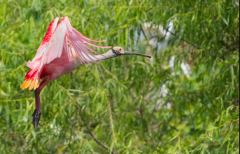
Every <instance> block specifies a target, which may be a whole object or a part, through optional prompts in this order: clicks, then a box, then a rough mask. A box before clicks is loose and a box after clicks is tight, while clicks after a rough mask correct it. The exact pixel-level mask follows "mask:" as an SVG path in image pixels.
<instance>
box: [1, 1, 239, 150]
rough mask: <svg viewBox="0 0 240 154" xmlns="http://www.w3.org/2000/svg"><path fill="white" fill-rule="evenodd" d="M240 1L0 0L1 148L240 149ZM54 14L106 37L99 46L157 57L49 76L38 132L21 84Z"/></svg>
mask: <svg viewBox="0 0 240 154" xmlns="http://www.w3.org/2000/svg"><path fill="white" fill-rule="evenodd" d="M238 7H239V2H238V1H237V0H205V1H203V0H196V1H192V0H129V1H125V0H106V1H105V0H104V1H103V0H89V1H77V0H59V1H57V0H52V1H48V0H45V1H44V0H33V1H30V0H0V72H1V78H0V151H1V153H94V154H95V153H99V154H100V153H126V154H130V153H131V154H133V153H154V154H156V153H224V154H226V153H238V152H239V149H238V146H239V131H238V129H239V8H238ZM57 16H59V17H64V16H68V17H69V20H70V22H71V24H72V26H73V27H74V28H75V29H77V30H78V31H79V32H81V33H82V34H83V35H85V36H88V37H90V38H92V39H96V40H103V39H105V40H106V42H104V43H99V44H100V45H113V46H121V47H123V48H125V49H128V50H130V51H134V52H138V53H143V54H148V55H151V56H152V59H148V58H143V57H135V56H122V57H117V58H115V59H109V60H105V61H103V62H100V63H99V64H94V65H91V66H90V65H85V66H81V67H79V68H78V69H76V70H75V71H74V72H72V73H71V74H68V75H64V76H62V77H61V78H59V79H57V80H55V81H53V82H51V83H50V84H48V85H47V86H46V87H45V88H44V89H43V90H42V92H41V107H42V115H41V120H40V123H39V130H38V131H36V130H35V129H34V128H33V125H32V113H33V111H34V109H35V100H34V92H33V91H28V90H22V89H20V86H21V84H22V83H23V81H24V77H25V74H26V73H27V71H28V70H29V68H27V67H26V66H25V65H26V62H27V61H28V60H31V59H33V57H34V55H35V53H36V51H37V49H38V47H39V45H40V43H41V41H42V40H43V38H44V36H45V32H46V30H47V28H48V25H49V24H50V22H51V21H52V20H53V19H54V18H55V17H57ZM94 49H96V50H97V51H99V52H100V53H104V52H107V50H103V49H98V48H94ZM81 115H82V117H83V118H81ZM84 121H85V123H86V124H87V125H88V127H89V129H90V130H91V132H92V133H93V135H94V136H95V138H97V139H98V140H99V141H100V142H101V143H102V144H104V145H106V146H107V147H108V148H109V149H110V151H109V150H107V149H106V148H103V147H102V146H101V145H100V144H99V143H97V142H95V140H94V139H93V137H92V136H91V135H90V134H89V131H88V129H87V127H86V125H85V123H84Z"/></svg>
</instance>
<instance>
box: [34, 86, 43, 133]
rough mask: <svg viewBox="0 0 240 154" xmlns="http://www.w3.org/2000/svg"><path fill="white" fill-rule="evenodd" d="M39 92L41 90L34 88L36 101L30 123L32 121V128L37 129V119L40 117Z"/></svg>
mask: <svg viewBox="0 0 240 154" xmlns="http://www.w3.org/2000/svg"><path fill="white" fill-rule="evenodd" d="M40 92H41V90H39V89H36V90H35V101H36V109H35V110H34V112H33V115H32V116H33V120H32V123H33V126H34V128H35V127H36V128H37V129H38V123H39V120H40V117H41V106H40V96H39V95H40Z"/></svg>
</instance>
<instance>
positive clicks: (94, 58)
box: [72, 49, 117, 65]
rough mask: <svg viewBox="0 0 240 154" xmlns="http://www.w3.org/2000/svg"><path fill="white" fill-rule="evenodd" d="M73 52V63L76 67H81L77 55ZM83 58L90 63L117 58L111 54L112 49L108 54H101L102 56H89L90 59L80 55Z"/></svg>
mask: <svg viewBox="0 0 240 154" xmlns="http://www.w3.org/2000/svg"><path fill="white" fill-rule="evenodd" d="M72 51H73V56H74V58H75V62H76V65H81V64H80V62H79V60H78V58H77V54H76V53H75V51H74V50H72ZM82 54H83V56H84V58H85V59H86V60H87V61H89V62H90V63H94V62H96V61H100V60H105V59H110V58H113V57H117V55H116V54H114V53H113V52H112V49H110V50H109V51H108V52H106V53H104V54H102V55H94V56H91V58H89V57H88V56H87V55H86V54H84V53H82Z"/></svg>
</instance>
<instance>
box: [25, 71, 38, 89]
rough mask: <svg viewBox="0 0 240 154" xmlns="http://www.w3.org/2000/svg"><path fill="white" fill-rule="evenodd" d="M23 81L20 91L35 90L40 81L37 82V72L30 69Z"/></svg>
mask: <svg viewBox="0 0 240 154" xmlns="http://www.w3.org/2000/svg"><path fill="white" fill-rule="evenodd" d="M24 80H25V81H24V82H23V84H22V85H21V88H22V89H26V88H28V87H29V90H32V89H34V90H35V89H37V88H38V87H39V84H40V81H39V80H38V73H37V70H33V69H30V70H29V71H28V72H27V74H26V76H25V79H24Z"/></svg>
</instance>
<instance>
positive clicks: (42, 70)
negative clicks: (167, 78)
mask: <svg viewBox="0 0 240 154" xmlns="http://www.w3.org/2000/svg"><path fill="white" fill-rule="evenodd" d="M58 20H59V18H58V17H56V18H55V19H54V20H53V21H52V22H51V23H50V25H49V27H48V30H47V33H46V35H45V37H44V39H43V41H42V43H41V45H40V47H39V48H38V50H37V53H36V55H35V57H34V58H33V60H32V61H28V62H27V67H29V68H30V70H29V71H28V72H27V74H26V76H25V79H24V80H25V81H24V82H23V84H22V85H21V88H22V89H25V88H29V90H32V89H34V90H35V101H36V109H35V111H34V113H33V115H32V116H33V121H32V123H33V125H34V128H35V127H36V128H37V129H38V123H39V120H40V117H41V106H40V97H39V95H40V92H41V90H42V89H43V88H44V87H45V86H46V85H47V84H48V83H49V82H51V81H53V80H55V79H57V78H59V77H61V76H62V75H64V74H68V73H70V72H72V71H73V70H75V69H76V68H77V67H78V66H80V65H84V64H91V63H97V62H98V61H101V60H104V59H109V58H114V57H117V56H120V55H139V56H144V57H149V58H151V57H150V56H147V55H142V54H138V53H133V52H129V51H126V50H124V49H123V48H121V47H113V48H112V49H110V50H109V51H108V52H107V53H105V54H100V53H98V52H96V51H95V50H93V49H92V48H90V47H89V46H88V45H87V44H89V45H91V46H95V47H100V48H111V47H110V46H99V45H96V44H93V43H91V42H90V41H95V42H101V41H96V40H92V39H90V38H88V37H86V36H84V35H82V34H81V33H79V32H78V31H77V30H76V29H74V28H73V27H72V26H71V23H70V21H69V19H68V17H62V20H61V22H60V23H59V24H58ZM90 51H91V52H93V53H96V54H97V55H93V54H92V53H91V52H90ZM40 80H42V82H41V83H40Z"/></svg>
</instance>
